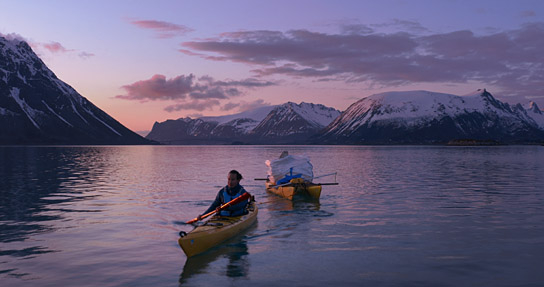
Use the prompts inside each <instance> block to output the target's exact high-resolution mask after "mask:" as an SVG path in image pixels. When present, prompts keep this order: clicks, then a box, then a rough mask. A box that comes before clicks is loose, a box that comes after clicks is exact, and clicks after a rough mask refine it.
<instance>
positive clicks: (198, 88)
mask: <svg viewBox="0 0 544 287" xmlns="http://www.w3.org/2000/svg"><path fill="white" fill-rule="evenodd" d="M272 85H275V83H273V82H269V81H260V80H257V79H253V78H249V79H245V80H237V81H234V80H225V81H217V80H215V79H214V78H212V77H210V76H202V77H200V78H198V79H197V78H196V77H195V76H194V75H193V74H189V75H180V76H177V77H174V78H171V79H167V78H166V76H164V75H154V76H153V77H151V78H150V79H147V80H142V81H137V82H134V83H132V84H130V85H125V86H122V87H121V88H122V89H124V90H125V92H126V93H125V94H124V95H117V96H115V98H118V99H124V100H136V101H141V102H146V101H174V102H176V103H175V104H173V105H170V106H168V107H166V108H165V110H166V111H169V112H172V111H179V110H197V111H203V110H205V109H212V108H213V107H215V106H219V105H220V104H221V101H222V100H229V99H231V98H234V97H238V96H241V95H244V93H245V91H246V90H247V89H255V88H261V87H267V86H272Z"/></svg>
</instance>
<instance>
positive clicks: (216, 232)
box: [178, 201, 258, 257]
mask: <svg viewBox="0 0 544 287" xmlns="http://www.w3.org/2000/svg"><path fill="white" fill-rule="evenodd" d="M248 211H249V212H248V213H247V214H244V215H242V216H234V217H227V216H225V217H221V216H217V215H215V216H213V217H211V218H210V220H208V221H207V222H206V223H204V224H203V225H201V226H197V227H196V228H195V229H193V230H191V231H190V232H189V233H185V232H180V236H181V237H180V239H179V240H178V243H179V246H181V249H183V252H185V255H187V257H191V256H194V255H197V254H200V253H202V252H204V251H206V250H208V249H210V248H212V247H214V246H217V245H219V244H220V243H221V242H223V241H225V240H227V239H229V238H232V237H234V236H235V235H238V234H239V233H240V232H241V231H243V230H245V229H247V228H248V227H250V226H251V225H252V224H253V223H255V221H256V220H257V212H258V209H257V205H256V204H255V202H254V201H251V203H250V204H249V207H248Z"/></svg>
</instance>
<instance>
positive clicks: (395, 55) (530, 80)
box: [0, 0, 544, 131]
mask: <svg viewBox="0 0 544 287" xmlns="http://www.w3.org/2000/svg"><path fill="white" fill-rule="evenodd" d="M1 6H2V7H0V33H2V34H4V35H6V34H12V33H14V34H17V35H20V36H21V37H23V38H24V39H26V40H27V41H28V42H29V43H30V44H31V45H32V47H33V49H34V50H35V51H36V52H37V53H38V54H39V55H40V57H41V58H42V59H43V60H44V62H45V63H46V64H47V65H48V67H49V68H50V69H51V70H53V72H55V73H56V74H57V76H58V77H59V78H60V79H62V80H63V81H65V82H67V83H68V84H70V85H71V86H73V87H74V88H75V89H76V90H77V91H78V92H79V93H80V94H81V95H83V96H84V97H86V98H88V99H89V100H90V101H92V102H93V103H95V104H96V105H97V106H98V107H100V108H101V109H103V110H104V111H106V112H107V113H109V114H110V115H112V116H113V117H114V118H116V119H117V120H119V121H120V122H121V123H123V124H124V125H126V126H127V127H129V128H130V129H132V130H134V131H146V130H150V129H151V127H152V125H153V123H154V122H155V121H164V120H166V119H177V118H180V117H185V116H191V117H195V116H199V115H221V114H231V113H236V112H240V111H243V110H245V109H248V108H251V107H257V106H260V105H266V104H281V103H284V102H287V101H293V102H297V103H298V102H301V101H305V102H313V103H321V104H324V105H327V106H331V107H335V108H337V109H339V110H344V109H346V108H347V107H348V106H349V105H350V104H352V103H353V102H355V101H357V100H358V99H361V98H363V97H366V96H369V95H372V94H375V93H379V92H384V91H392V90H397V91H399V90H414V89H425V90H431V91H436V92H445V93H452V94H456V95H463V94H468V93H470V92H472V91H473V90H476V89H478V88H486V89H487V90H488V91H490V92H491V93H492V94H494V95H495V96H496V97H498V98H499V99H501V100H503V101H507V102H509V103H521V104H526V103H528V102H529V101H535V102H537V103H538V104H539V106H540V107H541V108H544V88H542V87H543V86H544V85H543V83H544V81H543V80H544V64H543V63H544V50H543V49H542V47H544V2H542V1H523V0H521V1H508V0H503V1H501V0H489V1H462V0H460V1H446V0H444V1H401V0H398V1H393V0H389V1H270V2H263V1H249V0H247V1H149V2H144V1H141V2H138V1H137V2H134V1H37V0H36V1H16V0H12V1H10V0H8V1H2V4H1Z"/></svg>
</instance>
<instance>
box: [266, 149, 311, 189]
mask: <svg viewBox="0 0 544 287" xmlns="http://www.w3.org/2000/svg"><path fill="white" fill-rule="evenodd" d="M265 163H266V165H267V166H268V179H269V180H270V181H272V182H275V183H276V184H282V183H287V182H289V180H291V179H293V178H303V179H305V180H307V181H312V180H313V179H314V172H313V169H314V167H313V165H312V164H311V163H310V158H308V157H306V156H299V155H288V156H285V157H282V158H279V159H274V160H272V161H270V160H267V161H266V162H265Z"/></svg>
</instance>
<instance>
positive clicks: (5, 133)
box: [0, 36, 150, 144]
mask: <svg viewBox="0 0 544 287" xmlns="http://www.w3.org/2000/svg"><path fill="white" fill-rule="evenodd" d="M147 143H150V141H148V140H146V139H144V138H143V137H141V136H139V135H137V134H136V133H134V132H132V131H131V130H129V129H127V128H126V127H125V126H123V125H122V124H120V123H119V122H118V121H116V120H115V119H113V118H112V117H111V116H109V115H108V114H106V113H105V112H104V111H102V110H101V109H99V108H98V107H96V106H95V105H94V104H92V103H91V102H90V101H88V100H87V99H86V98H84V97H82V96H81V95H80V94H78V93H77V92H76V91H75V90H74V89H73V88H72V87H70V86H69V85H68V84H66V83H64V82H63V81H61V80H59V79H58V78H57V76H55V74H54V73H53V72H52V71H51V70H50V69H49V68H47V66H46V65H45V64H44V63H43V62H42V60H41V59H40V58H39V57H38V56H37V55H36V54H35V53H34V52H33V51H32V49H31V47H30V46H29V45H28V44H27V43H26V42H25V41H23V40H21V39H18V38H17V37H2V36H0V144H147Z"/></svg>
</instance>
